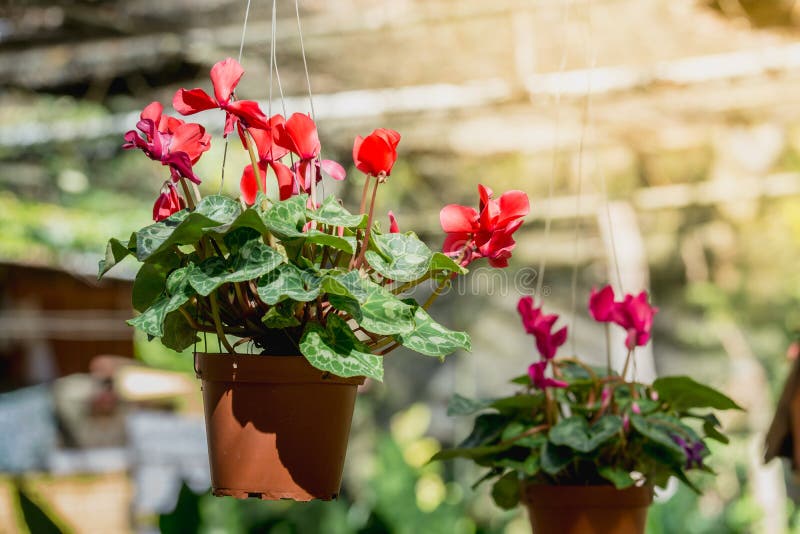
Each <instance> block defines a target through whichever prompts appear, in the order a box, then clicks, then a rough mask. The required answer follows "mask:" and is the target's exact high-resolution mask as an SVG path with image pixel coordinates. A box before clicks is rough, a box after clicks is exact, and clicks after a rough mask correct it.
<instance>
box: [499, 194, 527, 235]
mask: <svg viewBox="0 0 800 534" xmlns="http://www.w3.org/2000/svg"><path fill="white" fill-rule="evenodd" d="M497 205H498V207H499V208H500V214H499V216H498V218H497V221H496V222H495V224H496V225H497V226H498V227H503V226H505V225H506V224H508V223H509V222H511V221H514V220H516V219H520V218H522V217H525V216H526V215H527V214H528V212H530V209H531V208H530V202H529V201H528V195H526V194H525V193H524V192H522V191H517V190H512V191H506V192H505V193H503V194H502V195H500V198H498V199H497Z"/></svg>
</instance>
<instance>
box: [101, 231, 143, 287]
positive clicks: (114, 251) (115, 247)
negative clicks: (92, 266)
mask: <svg viewBox="0 0 800 534" xmlns="http://www.w3.org/2000/svg"><path fill="white" fill-rule="evenodd" d="M135 255H136V234H131V237H130V239H129V240H128V244H127V246H126V245H123V244H122V242H121V241H120V240H119V239H114V238H112V239H109V241H108V244H107V245H106V254H105V256H104V257H103V259H102V260H100V262H99V263H98V265H97V271H98V272H97V279H98V280H100V279H101V278H102V277H103V275H104V274H106V273H107V272H108V271H109V269H111V268H112V267H114V266H115V265H116V264H118V263H119V262H121V261H122V260H124V259H125V258H127V257H128V256H135Z"/></svg>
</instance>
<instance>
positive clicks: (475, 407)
mask: <svg viewBox="0 0 800 534" xmlns="http://www.w3.org/2000/svg"><path fill="white" fill-rule="evenodd" d="M492 402H494V399H469V398H467V397H464V396H462V395H459V394H458V393H456V394H455V395H453V396H452V398H451V399H450V402H449V403H448V404H447V415H472V414H474V413H478V412H480V411H482V410H485V409H486V408H488V407H489V406H491V404H492Z"/></svg>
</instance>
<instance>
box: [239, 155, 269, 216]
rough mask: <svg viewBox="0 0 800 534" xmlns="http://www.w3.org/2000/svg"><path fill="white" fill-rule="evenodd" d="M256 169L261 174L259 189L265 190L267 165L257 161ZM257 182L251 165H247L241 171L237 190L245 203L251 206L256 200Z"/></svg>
mask: <svg viewBox="0 0 800 534" xmlns="http://www.w3.org/2000/svg"><path fill="white" fill-rule="evenodd" d="M258 169H259V172H260V176H261V191H264V192H266V190H267V166H266V164H263V166H262V164H261V163H259V164H258ZM258 190H259V189H258V183H257V182H256V174H255V173H254V172H253V166H252V165H248V166H247V167H245V168H244V171H243V172H242V179H241V180H239V192H241V194H242V199H243V200H244V201H245V204H247V205H250V206H252V205H253V204H255V202H256V196H258Z"/></svg>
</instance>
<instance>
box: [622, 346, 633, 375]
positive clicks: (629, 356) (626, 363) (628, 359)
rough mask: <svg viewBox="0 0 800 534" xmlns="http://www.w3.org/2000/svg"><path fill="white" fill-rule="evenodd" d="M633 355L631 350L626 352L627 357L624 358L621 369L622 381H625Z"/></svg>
mask: <svg viewBox="0 0 800 534" xmlns="http://www.w3.org/2000/svg"><path fill="white" fill-rule="evenodd" d="M632 355H633V349H629V350H628V355H627V356H626V357H625V367H623V368H622V379H623V380H625V375H627V374H628V365H629V364H630V363H631V356H632Z"/></svg>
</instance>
